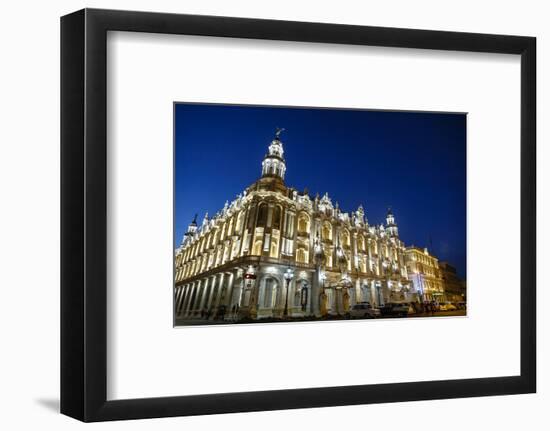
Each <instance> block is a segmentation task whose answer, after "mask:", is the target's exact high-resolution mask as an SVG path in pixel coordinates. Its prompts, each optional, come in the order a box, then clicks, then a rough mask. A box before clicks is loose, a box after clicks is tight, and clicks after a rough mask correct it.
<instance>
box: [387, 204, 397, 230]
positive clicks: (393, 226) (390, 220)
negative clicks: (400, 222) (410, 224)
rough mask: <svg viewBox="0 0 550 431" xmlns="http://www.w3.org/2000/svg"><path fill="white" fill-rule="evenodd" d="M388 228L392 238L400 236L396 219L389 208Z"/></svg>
mask: <svg viewBox="0 0 550 431" xmlns="http://www.w3.org/2000/svg"><path fill="white" fill-rule="evenodd" d="M386 227H387V228H388V231H389V234H390V236H398V231H397V225H396V224H395V218H394V216H393V212H392V210H391V207H388V213H387V215H386Z"/></svg>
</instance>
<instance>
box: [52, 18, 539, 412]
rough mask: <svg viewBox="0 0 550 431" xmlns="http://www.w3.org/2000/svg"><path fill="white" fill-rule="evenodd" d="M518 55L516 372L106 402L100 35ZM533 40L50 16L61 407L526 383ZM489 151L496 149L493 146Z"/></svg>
mask: <svg viewBox="0 0 550 431" xmlns="http://www.w3.org/2000/svg"><path fill="white" fill-rule="evenodd" d="M108 31H129V32H147V33H164V34H186V35H201V36H218V37H231V38H249V39H266V40H280V41H297V42H320V43H331V44H350V45H370V46H379V47H400V48H411V49H418V48H420V49H433V50H452V51H470V52H484V53H501V54H516V55H520V56H521V226H518V228H520V229H521V286H520V295H521V304H520V310H521V318H520V322H521V323H520V324H521V328H520V329H521V374H520V375H519V376H503V377H490V378H475V379H463V380H442V381H423V382H410V383H392V384H374V385H357V386H340V387H323V388H305V389H290V390H270V391H260V392H237V393H224V394H206V395H192V396H175V397H162V398H141V399H125V400H114V401H107V397H106V394H107V330H108V328H107V282H106V277H107V199H106V197H107V175H106V174H107V169H106V167H107V151H106V150H107V91H106V89H107V73H106V70H107V56H106V54H107V43H106V41H107V32H108ZM535 110H536V39H535V38H534V37H522V36H503V35H489V34H472V33H457V32H446V31H427V30H410V29H396V28H381V27H363V26H352V25H337V24H319V23H306V22H290V21H275V20H261V19H243V18H227V17H213V16H196V15H177V14H163V13H148V12H128V11H115V10H98V9H84V10H80V11H78V12H75V13H72V14H69V15H66V16H64V17H62V18H61V412H62V413H63V414H66V415H68V416H71V417H74V418H76V419H79V420H82V421H86V422H91V421H106V420H120V419H137V418H154V417H167V416H184V415H205V414H215V413H230V412H250V411H261V410H278V409H295V408H308V407H324V406H340V405H352V404H367V403H386V402H398V401H412V400H430V399H444V398H457V397H477V396H488V395H509V394H522V393H532V392H535V391H536V345H535V342H536V327H535V324H536V314H535V312H536V111H535ZM495 151H498V149H495Z"/></svg>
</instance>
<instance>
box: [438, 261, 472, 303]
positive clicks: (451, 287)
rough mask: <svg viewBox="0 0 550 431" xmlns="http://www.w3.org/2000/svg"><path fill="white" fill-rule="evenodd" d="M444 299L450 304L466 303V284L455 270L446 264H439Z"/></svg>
mask: <svg viewBox="0 0 550 431" xmlns="http://www.w3.org/2000/svg"><path fill="white" fill-rule="evenodd" d="M439 271H440V273H441V279H442V281H443V290H444V291H445V299H446V300H447V301H451V302H466V283H465V282H464V280H462V279H461V278H460V277H459V276H458V274H457V273H456V268H455V267H454V266H452V265H451V264H449V263H448V262H439Z"/></svg>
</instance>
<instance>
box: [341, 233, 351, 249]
mask: <svg viewBox="0 0 550 431" xmlns="http://www.w3.org/2000/svg"><path fill="white" fill-rule="evenodd" d="M341 239H342V244H343V245H345V246H349V245H350V239H349V232H348V231H347V230H346V229H344V230H343V231H342V236H341Z"/></svg>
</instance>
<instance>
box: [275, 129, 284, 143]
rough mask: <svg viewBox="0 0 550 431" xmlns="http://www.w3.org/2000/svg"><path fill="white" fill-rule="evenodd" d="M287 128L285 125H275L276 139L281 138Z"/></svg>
mask: <svg viewBox="0 0 550 431" xmlns="http://www.w3.org/2000/svg"><path fill="white" fill-rule="evenodd" d="M285 130H286V129H285V128H284V127H282V128H281V127H275V139H277V140H280V138H281V133H283V132H284V131H285Z"/></svg>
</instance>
